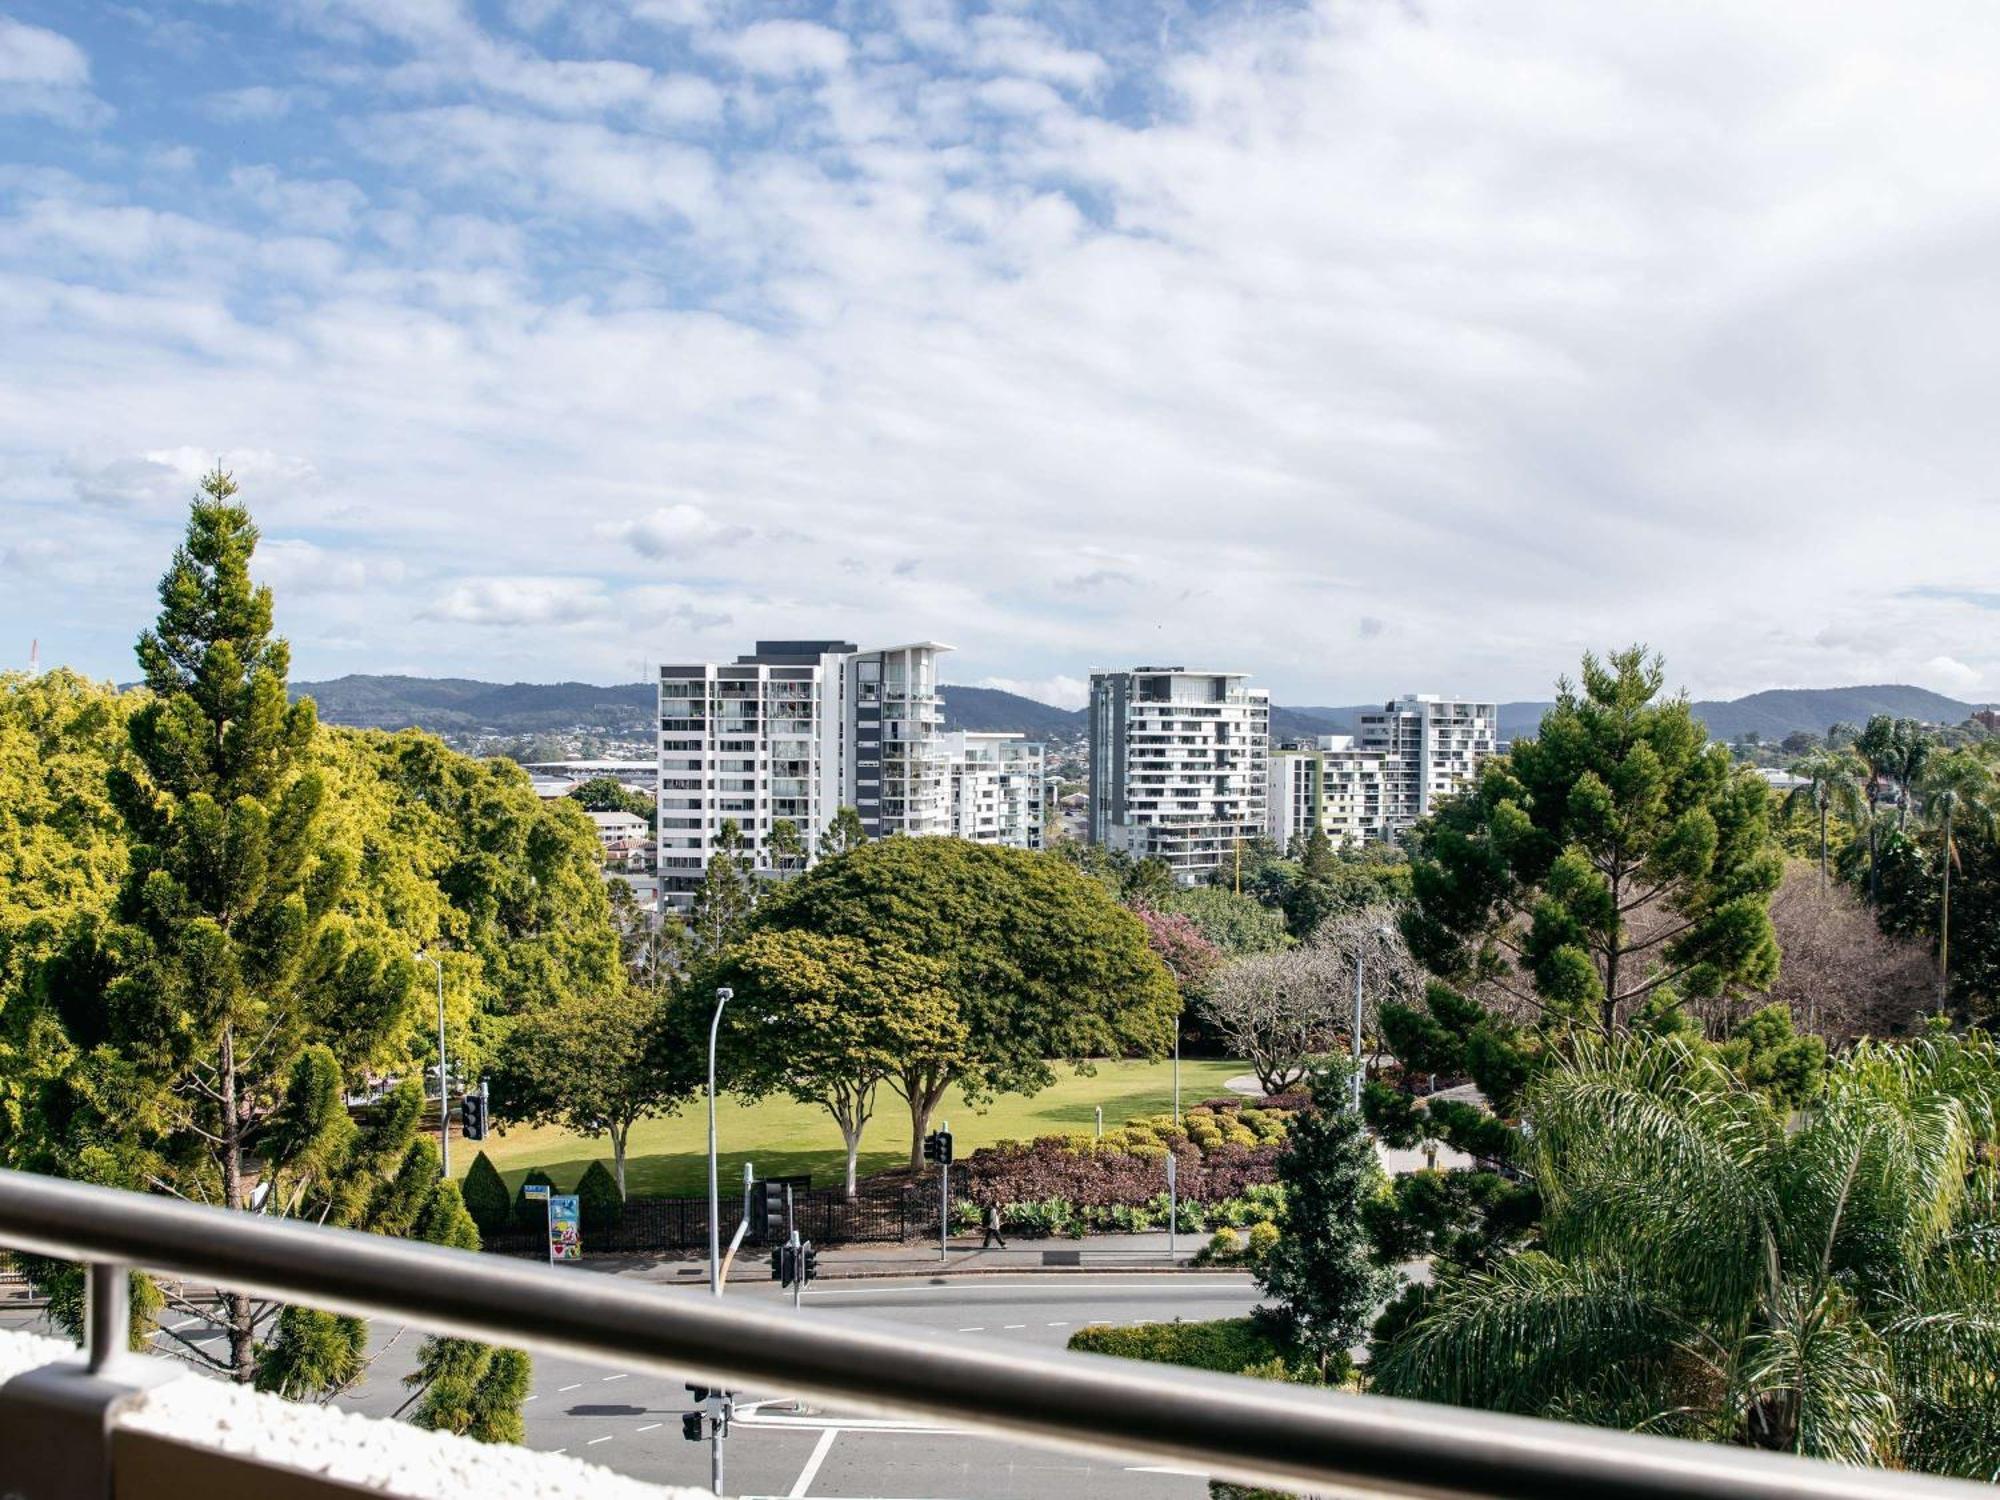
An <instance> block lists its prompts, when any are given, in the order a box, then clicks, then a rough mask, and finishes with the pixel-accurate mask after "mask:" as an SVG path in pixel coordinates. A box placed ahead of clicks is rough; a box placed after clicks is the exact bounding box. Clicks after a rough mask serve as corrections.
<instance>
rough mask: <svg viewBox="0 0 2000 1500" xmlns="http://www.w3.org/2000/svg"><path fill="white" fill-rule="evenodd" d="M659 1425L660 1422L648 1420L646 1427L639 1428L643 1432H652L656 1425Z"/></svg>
mask: <svg viewBox="0 0 2000 1500" xmlns="http://www.w3.org/2000/svg"><path fill="white" fill-rule="evenodd" d="M659 1425H660V1424H659V1423H658V1422H648V1423H647V1424H646V1425H645V1426H644V1427H641V1428H640V1429H639V1430H640V1431H641V1432H651V1431H652V1430H653V1429H654V1428H655V1427H658V1426H659Z"/></svg>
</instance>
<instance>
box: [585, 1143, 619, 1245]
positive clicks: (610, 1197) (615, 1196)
mask: <svg viewBox="0 0 2000 1500" xmlns="http://www.w3.org/2000/svg"><path fill="white" fill-rule="evenodd" d="M576 1208H577V1217H578V1219H579V1221H580V1222H579V1224H578V1227H579V1229H581V1231H582V1233H583V1240H584V1243H585V1244H586V1245H587V1244H589V1243H590V1242H591V1240H592V1239H594V1238H596V1237H597V1236H599V1235H604V1234H609V1233H611V1232H612V1231H613V1230H615V1229H616V1228H617V1227H618V1225H619V1221H620V1220H622V1219H623V1218H624V1217H625V1190H624V1189H623V1188H621V1187H620V1186H619V1185H618V1183H617V1181H616V1179H614V1178H613V1177H612V1175H611V1174H610V1173H609V1172H607V1171H605V1170H604V1163H603V1162H601V1161H594V1162H592V1163H591V1164H590V1165H589V1166H587V1167H585V1168H584V1169H583V1176H581V1177H579V1178H578V1179H577V1182H576Z"/></svg>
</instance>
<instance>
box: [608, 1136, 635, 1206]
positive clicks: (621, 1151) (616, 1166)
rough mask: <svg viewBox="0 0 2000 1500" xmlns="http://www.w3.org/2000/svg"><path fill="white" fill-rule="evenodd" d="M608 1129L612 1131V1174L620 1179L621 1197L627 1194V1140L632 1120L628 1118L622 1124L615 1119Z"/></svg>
mask: <svg viewBox="0 0 2000 1500" xmlns="http://www.w3.org/2000/svg"><path fill="white" fill-rule="evenodd" d="M608 1129H609V1130H610V1133H611V1175H612V1176H613V1177H615V1178H617V1179H618V1196H619V1197H620V1198H623V1197H625V1196H626V1193H625V1141H626V1138H627V1137H628V1136H629V1135H630V1134H631V1130H632V1122H631V1121H630V1120H627V1121H626V1122H625V1123H624V1124H622V1125H621V1124H619V1123H618V1122H617V1121H616V1120H614V1121H612V1122H611V1124H610V1126H609V1127H608Z"/></svg>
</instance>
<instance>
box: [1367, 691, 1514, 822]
mask: <svg viewBox="0 0 2000 1500" xmlns="http://www.w3.org/2000/svg"><path fill="white" fill-rule="evenodd" d="M1359 727H1360V736H1359V738H1360V741H1361V748H1363V749H1364V750H1373V751H1380V752H1381V753H1382V754H1384V755H1385V756H1388V757H1393V758H1394V763H1393V764H1390V763H1389V762H1387V761H1385V766H1384V786H1385V792H1386V797H1385V810H1384V815H1385V817H1386V819H1387V821H1388V824H1389V826H1390V828H1391V830H1400V829H1403V828H1407V827H1408V826H1409V825H1410V824H1412V823H1414V822H1416V821H1417V819H1419V818H1423V817H1428V816H1429V815H1430V812H1431V810H1432V808H1433V807H1434V806H1436V804H1437V803H1438V802H1439V801H1441V800H1442V799H1444V798H1446V797H1449V796H1451V795H1452V794H1453V793H1454V792H1457V791H1458V790H1460V789H1461V788H1463V787H1464V786H1466V785H1467V784H1468V783H1470V782H1471V781H1472V779H1473V778H1474V777H1475V776H1477V775H1478V773H1479V764H1480V762H1481V761H1483V760H1485V759H1486V758H1487V757H1488V756H1490V755H1492V754H1493V753H1494V750H1495V747H1496V744H1497V741H1498V739H1499V713H1498V710H1497V709H1496V708H1495V707H1494V705H1493V704H1491V703H1469V702H1465V701H1463V700H1461V699H1457V698H1446V697H1442V696H1440V695H1438V694H1436V693H1406V694H1404V695H1403V696H1402V697H1401V698H1398V699H1396V700H1395V701H1393V702H1391V703H1385V704H1384V705H1383V706H1382V707H1381V708H1380V709H1379V710H1370V711H1369V712H1367V713H1364V714H1362V715H1361V722H1360V726H1359Z"/></svg>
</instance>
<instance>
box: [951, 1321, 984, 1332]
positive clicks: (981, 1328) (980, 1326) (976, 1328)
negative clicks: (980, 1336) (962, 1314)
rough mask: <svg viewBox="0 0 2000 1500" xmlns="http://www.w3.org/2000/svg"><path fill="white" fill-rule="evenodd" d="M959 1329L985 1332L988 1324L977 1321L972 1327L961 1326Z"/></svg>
mask: <svg viewBox="0 0 2000 1500" xmlns="http://www.w3.org/2000/svg"><path fill="white" fill-rule="evenodd" d="M958 1331H959V1332H960V1333H984V1332H986V1325H985V1324H984V1323H977V1324H974V1325H973V1326H972V1327H971V1328H961V1329H959V1330H958Z"/></svg>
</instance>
